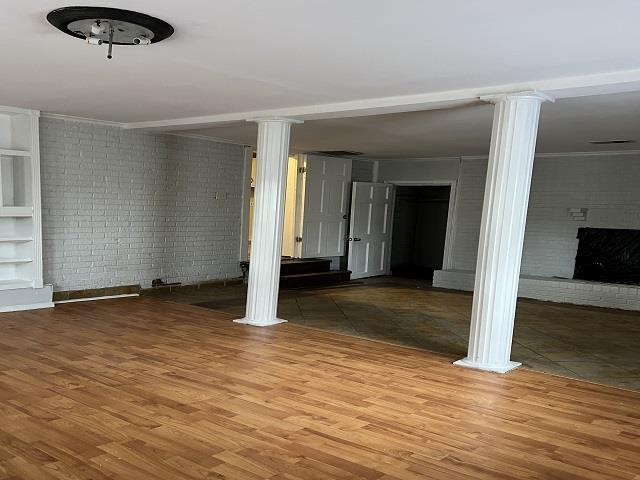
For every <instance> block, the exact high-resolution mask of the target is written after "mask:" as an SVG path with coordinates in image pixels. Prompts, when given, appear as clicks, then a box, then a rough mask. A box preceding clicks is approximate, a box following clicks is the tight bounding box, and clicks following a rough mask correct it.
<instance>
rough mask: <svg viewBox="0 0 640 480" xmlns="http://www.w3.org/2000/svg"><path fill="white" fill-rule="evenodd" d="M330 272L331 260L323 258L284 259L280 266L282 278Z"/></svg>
mask: <svg viewBox="0 0 640 480" xmlns="http://www.w3.org/2000/svg"><path fill="white" fill-rule="evenodd" d="M330 270H331V260H325V259H322V258H283V259H282V262H281V264H280V275H281V276H283V275H297V274H302V273H319V272H328V271H330Z"/></svg>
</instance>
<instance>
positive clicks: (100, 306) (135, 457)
mask: <svg viewBox="0 0 640 480" xmlns="http://www.w3.org/2000/svg"><path fill="white" fill-rule="evenodd" d="M450 361H451V358H448V357H445V356H438V355H436V354H432V353H428V352H424V351H420V350H412V349H408V348H405V347H400V346H392V345H387V344H383V343H378V342H372V341H369V340H363V339H358V338H353V337H348V336H342V335H337V334H335V333H330V332H321V331H318V330H313V329H309V328H306V327H302V326H298V325H291V324H282V325H278V326H275V327H271V328H266V329H260V328H255V327H247V326H241V325H236V324H233V323H231V322H230V317H229V316H228V315H226V314H222V313H218V312H214V311H211V310H207V309H203V308H199V307H194V306H190V305H181V304H178V303H171V302H164V301H161V300H157V299H153V298H141V299H122V300H108V301H102V302H91V303H80V304H66V305H60V306H58V307H56V308H55V309H54V310H46V311H32V312H21V313H11V314H0V478H3V479H29V480H37V479H65V480H67V479H83V480H88V479H92V480H102V479H107V478H117V479H127V480H147V479H149V480H151V479H154V480H158V479H267V478H268V479H290V480H313V479H355V478H365V479H387V480H388V479H447V480H451V479H458V478H463V479H512V478H517V479H531V478H539V479H640V393H634V392H631V391H625V390H620V389H615V388H610V387H603V386H598V385H593V384H589V383H585V382H580V381H576V380H569V379H566V378H561V377H555V376H551V375H546V374H542V373H537V372H533V371H531V370H526V369H521V370H516V371H515V372H513V373H511V374H508V375H504V376H499V375H495V374H488V373H481V372H476V371H472V370H466V369H462V368H457V367H453V366H452V365H451V364H450Z"/></svg>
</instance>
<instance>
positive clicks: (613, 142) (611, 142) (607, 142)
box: [589, 140, 636, 145]
mask: <svg viewBox="0 0 640 480" xmlns="http://www.w3.org/2000/svg"><path fill="white" fill-rule="evenodd" d="M589 143H591V144H593V145H616V144H618V143H636V141H635V140H591V141H590V142H589Z"/></svg>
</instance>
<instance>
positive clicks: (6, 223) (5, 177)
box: [0, 107, 52, 311]
mask: <svg viewBox="0 0 640 480" xmlns="http://www.w3.org/2000/svg"><path fill="white" fill-rule="evenodd" d="M39 116H40V115H39V112H37V111H34V110H24V109H18V108H12V107H0V311H8V310H23V309H28V308H42V307H45V306H52V304H51V299H50V295H49V294H50V292H51V286H46V287H45V286H44V285H43V281H42V226H41V225H42V223H41V207H40V145H39V128H38V126H39ZM42 289H45V291H44V294H43V292H42V291H41V290H42ZM9 290H14V291H13V292H7V291H9ZM18 290H19V291H18ZM43 298H44V299H45V301H44V302H43V301H42V300H43ZM47 298H48V300H47Z"/></svg>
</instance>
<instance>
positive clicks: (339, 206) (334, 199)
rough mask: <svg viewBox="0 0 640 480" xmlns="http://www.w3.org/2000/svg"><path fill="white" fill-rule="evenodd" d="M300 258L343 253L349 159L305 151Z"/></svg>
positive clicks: (349, 172)
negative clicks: (306, 152)
mask: <svg viewBox="0 0 640 480" xmlns="http://www.w3.org/2000/svg"><path fill="white" fill-rule="evenodd" d="M305 177H306V178H305V182H304V185H305V187H304V212H303V217H302V218H303V219H302V234H301V237H302V248H301V256H302V258H310V257H340V256H342V255H344V254H345V243H346V230H347V214H348V208H349V186H350V183H351V160H349V159H344V158H335V157H321V156H316V155H309V156H308V157H307V159H306V165H305Z"/></svg>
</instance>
